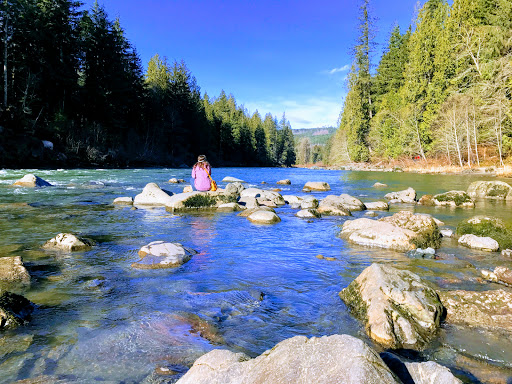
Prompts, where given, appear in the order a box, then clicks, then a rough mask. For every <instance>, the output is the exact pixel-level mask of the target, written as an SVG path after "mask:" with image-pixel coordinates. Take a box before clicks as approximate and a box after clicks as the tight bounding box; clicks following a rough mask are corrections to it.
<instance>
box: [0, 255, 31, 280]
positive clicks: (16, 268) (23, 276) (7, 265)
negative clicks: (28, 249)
mask: <svg viewBox="0 0 512 384" xmlns="http://www.w3.org/2000/svg"><path fill="white" fill-rule="evenodd" d="M0 281H6V282H9V283H22V284H30V275H29V273H28V271H27V269H26V268H25V266H24V265H23V261H22V260H21V257H20V256H12V257H0Z"/></svg>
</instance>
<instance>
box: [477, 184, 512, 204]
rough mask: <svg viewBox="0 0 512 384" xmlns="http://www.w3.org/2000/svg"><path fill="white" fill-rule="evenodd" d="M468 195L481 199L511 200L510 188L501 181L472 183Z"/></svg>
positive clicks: (511, 192)
mask: <svg viewBox="0 0 512 384" xmlns="http://www.w3.org/2000/svg"><path fill="white" fill-rule="evenodd" d="M468 195H470V196H471V197H475V198H481V199H495V200H512V187H511V186H510V185H509V184H507V183H505V182H503V181H474V182H473V183H471V184H470V185H469V187H468Z"/></svg>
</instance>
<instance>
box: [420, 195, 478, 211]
mask: <svg viewBox="0 0 512 384" xmlns="http://www.w3.org/2000/svg"><path fill="white" fill-rule="evenodd" d="M431 201H432V204H433V205H436V206H445V207H459V208H474V207H475V202H474V201H473V199H472V198H471V197H470V196H469V195H468V194H467V193H466V192H464V191H449V192H445V193H440V194H438V195H434V196H433V197H432V200H431ZM424 205H428V204H424Z"/></svg>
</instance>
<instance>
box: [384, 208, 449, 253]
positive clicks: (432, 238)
mask: <svg viewBox="0 0 512 384" xmlns="http://www.w3.org/2000/svg"><path fill="white" fill-rule="evenodd" d="M379 221H384V222H387V223H391V224H393V225H396V226H397V227H400V228H403V229H409V230H411V231H414V232H415V233H416V234H417V235H418V236H417V238H415V239H414V244H415V245H416V246H417V247H422V248H426V247H432V248H439V246H440V245H441V233H440V232H439V227H438V226H437V223H436V220H435V219H434V218H433V217H432V216H430V215H427V214H424V213H416V214H413V213H412V212H410V211H400V212H397V213H395V214H394V215H393V216H388V217H383V218H382V219H379Z"/></svg>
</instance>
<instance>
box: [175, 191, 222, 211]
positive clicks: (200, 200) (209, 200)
mask: <svg viewBox="0 0 512 384" xmlns="http://www.w3.org/2000/svg"><path fill="white" fill-rule="evenodd" d="M216 204H217V200H216V199H215V198H214V197H213V196H210V195H208V194H205V193H198V194H195V195H192V196H190V197H189V198H188V199H187V200H185V201H184V202H183V205H184V206H185V207H186V208H209V207H214V206H215V205H216Z"/></svg>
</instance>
